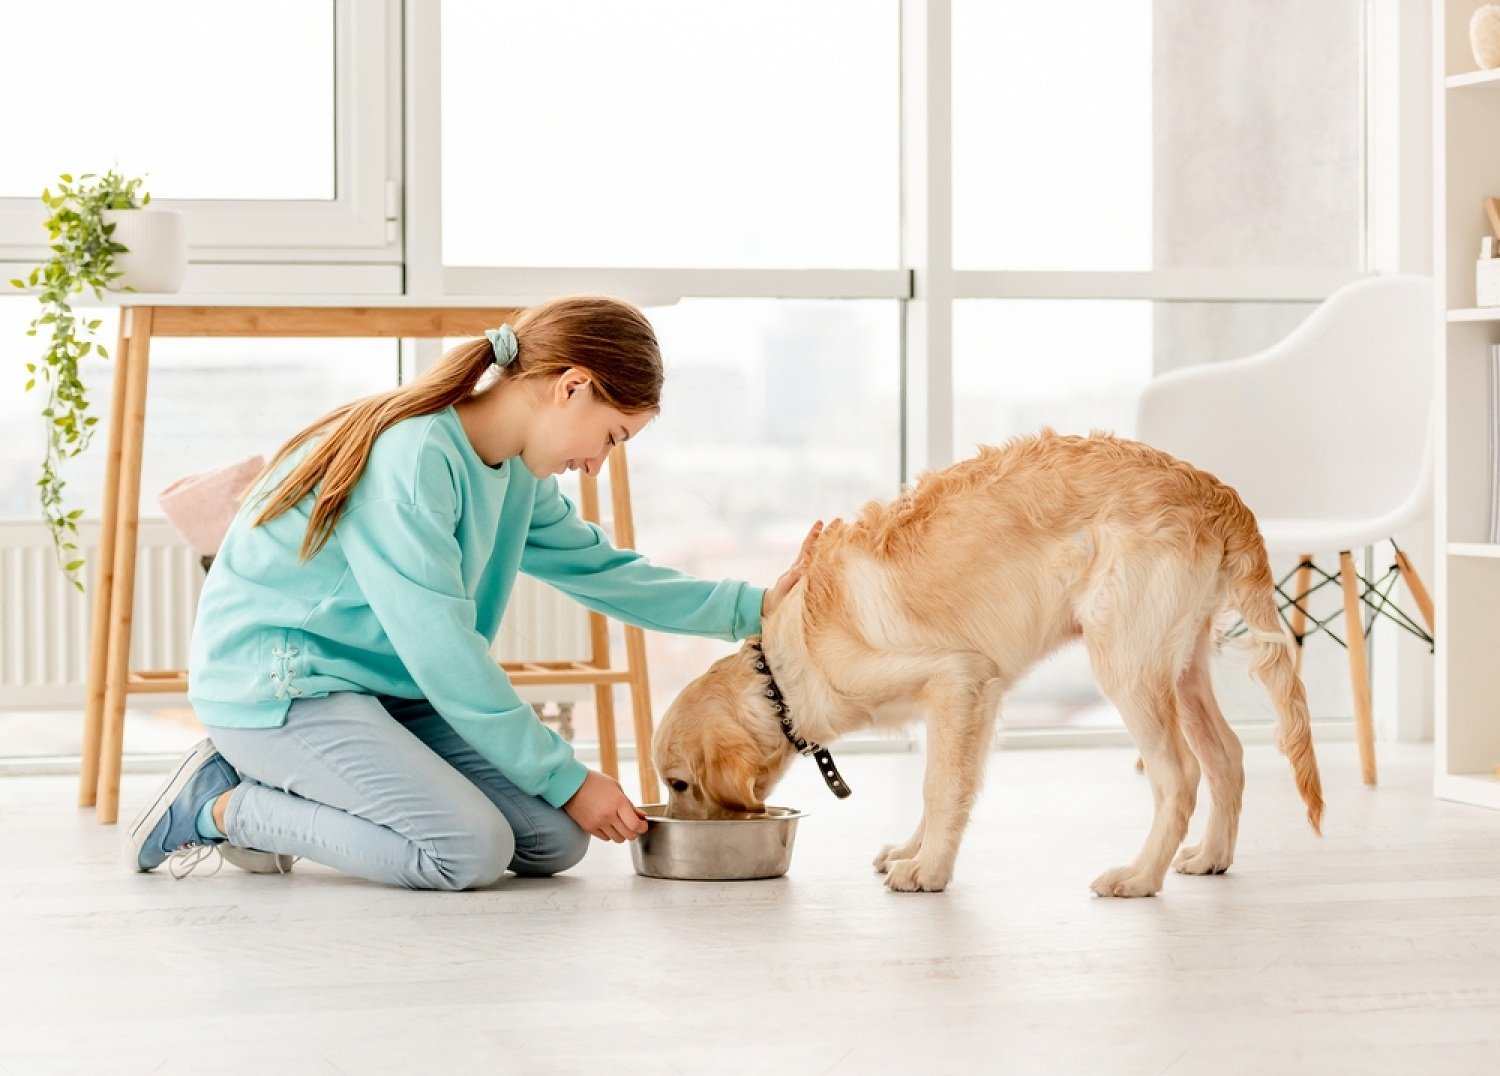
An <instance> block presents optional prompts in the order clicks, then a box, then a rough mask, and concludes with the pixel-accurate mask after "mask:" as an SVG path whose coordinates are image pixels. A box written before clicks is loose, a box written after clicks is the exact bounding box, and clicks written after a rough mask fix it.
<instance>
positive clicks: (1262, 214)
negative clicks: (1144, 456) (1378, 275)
mask: <svg viewBox="0 0 1500 1076" xmlns="http://www.w3.org/2000/svg"><path fill="white" fill-rule="evenodd" d="M1362 6H1363V5H1362V3H1361V0H1337V2H1334V3H1328V4H1316V5H1309V6H1307V7H1306V8H1305V9H1300V8H1299V10H1298V17H1297V18H1295V19H1276V18H1267V17H1266V15H1265V12H1264V10H1263V9H1262V8H1261V7H1260V6H1259V5H1255V4H1248V3H1228V4H1202V3H1196V2H1193V0H1154V2H1150V3H1148V2H1146V0H1127V2H1120V0H1084V2H1081V3H1076V4H1069V5H1056V4H1045V3H1041V2H1036V0H1028V2H1021V3H1006V4H989V3H984V2H982V0H955V3H954V9H953V71H954V82H953V146H954V148H953V154H954V170H953V171H954V189H953V202H954V260H955V263H956V264H957V265H959V266H960V267H962V268H987V269H1116V270H1121V269H1150V268H1177V267H1191V266H1224V267H1233V266H1319V267H1325V266H1333V267H1339V268H1358V266H1359V264H1360V259H1361V257H1362V253H1361V235H1362V230H1363V190H1364V139H1363V130H1364V109H1363V95H1362V90H1361V77H1362V76H1361V55H1362V45H1361V42H1362V22H1361V10H1362Z"/></svg>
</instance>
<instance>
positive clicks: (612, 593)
mask: <svg viewBox="0 0 1500 1076" xmlns="http://www.w3.org/2000/svg"><path fill="white" fill-rule="evenodd" d="M497 367H498V370H497V372H496V373H495V374H494V375H493V376H491V377H490V378H489V379H488V380H487V381H486V380H485V378H486V375H488V374H489V373H490V371H492V370H496V368H497ZM481 383H482V384H481ZM661 386H662V366H661V353H660V350H659V348H658V346H657V342H656V336H655V334H654V333H653V331H652V329H651V325H650V323H649V322H648V321H647V320H646V318H645V317H644V316H643V315H642V314H641V313H640V312H639V311H638V310H636V309H635V308H633V307H631V306H629V305H627V304H625V303H622V302H618V301H615V300H612V299H606V298H566V299H558V300H555V301H552V302H548V303H545V304H543V305H541V306H537V307H533V308H531V309H528V310H526V311H525V312H523V313H522V314H521V315H520V316H519V317H518V318H517V319H516V323H515V326H514V328H512V327H511V326H509V325H502V326H500V328H499V329H493V330H490V331H489V332H488V333H487V334H486V336H485V338H484V339H481V340H475V341H473V342H471V343H467V344H464V345H461V346H459V347H457V348H455V349H453V350H452V351H450V352H448V354H446V355H445V356H444V357H443V358H442V360H441V361H440V362H439V363H438V364H437V365H436V366H435V367H433V368H432V369H431V370H430V371H428V372H427V373H426V374H425V375H423V376H422V377H421V378H419V379H417V380H416V381H415V382H413V383H412V384H410V385H408V386H406V387H403V388H399V389H396V390H394V391H392V392H388V393H385V394H383V395H379V396H373V397H370V398H368V399H365V400H361V401H358V402H356V403H352V404H349V405H346V406H344V407H341V408H339V409H338V410H336V411H334V412H333V413H331V414H329V415H327V416H325V417H324V418H322V419H320V420H318V421H317V422H315V423H313V424H312V425H311V426H309V427H308V428H307V429H305V430H303V431H302V432H301V433H299V434H297V435H296V436H295V437H293V438H292V439H291V441H289V442H288V443H287V444H286V445H285V447H283V448H282V449H281V451H280V452H279V453H278V454H277V456H276V457H275V458H274V459H273V460H272V461H271V463H270V464H269V465H268V466H267V468H266V471H265V473H264V474H263V475H262V476H261V478H260V479H259V480H258V481H257V483H256V485H255V486H254V487H252V490H251V492H250V494H249V495H247V497H246V500H245V503H244V505H243V506H242V507H241V509H240V511H239V513H238V514H237V516H236V517H235V520H234V523H233V525H232V526H231V527H230V529H229V533H228V535H227V536H226V537H225V540H224V543H223V545H222V546H221V548H220V551H219V554H218V557H217V559H216V560H215V562H214V566H213V570H212V571H211V572H209V574H208V578H207V581H206V583H205V586H204V589H203V596H202V600H201V603H200V605H199V608H198V616H197V622H196V625H195V627H194V631H193V640H192V647H191V655H190V658H189V697H190V698H191V700H192V703H193V706H194V708H195V710H196V711H197V714H198V717H199V719H200V720H201V721H202V722H203V723H204V724H205V725H208V726H209V727H210V728H211V729H212V740H211V741H210V740H204V741H203V742H202V743H200V744H199V745H198V746H197V747H196V748H194V749H193V750H192V751H191V752H189V753H188V755H187V756H186V757H184V758H183V759H182V760H181V761H180V762H179V763H178V765H177V767H176V768H175V771H174V772H173V774H172V776H171V777H170V778H169V779H168V780H167V782H166V783H165V784H164V785H163V786H162V788H161V789H160V790H159V791H158V792H157V793H156V795H155V796H154V797H153V798H152V799H151V801H150V802H149V803H148V804H147V805H146V807H145V809H144V810H143V811H142V812H141V814H140V816H139V817H137V818H136V820H135V822H134V823H133V824H132V826H131V827H130V830H129V831H128V837H129V840H130V846H129V852H130V858H131V861H132V863H133V865H134V867H135V868H136V869H138V870H142V871H148V870H153V869H154V868H156V867H158V866H160V865H161V864H162V863H163V862H166V861H168V860H171V863H170V866H171V869H172V872H173V874H175V875H177V876H178V877H181V876H182V875H184V874H186V873H187V872H189V871H191V870H192V869H193V867H194V866H196V865H197V864H198V863H199V862H201V861H202V860H203V859H205V858H208V857H210V856H211V855H212V854H213V852H214V851H215V850H216V849H217V850H218V851H219V852H221V853H222V854H223V855H224V857H225V858H226V859H229V860H230V861H231V862H233V863H235V864H237V865H239V866H241V867H244V868H245V869H247V870H253V871H260V872H268V871H276V870H285V869H287V867H289V866H290V865H291V861H292V859H293V858H294V857H297V856H305V857H307V858H308V859H311V860H313V861H314V862H318V863H323V864H326V865H328V866H331V867H335V868H338V869H339V870H343V871H347V872H349V873H352V874H356V875H359V876H361V877H363V878H369V879H372V880H376V881H381V882H391V883H396V884H399V885H404V886H408V887H410V888H413V889H468V888H471V887H475V886H484V885H489V884H491V883H492V882H494V881H496V880H497V879H499V878H500V877H501V876H502V875H504V874H505V872H506V870H507V869H509V870H511V871H514V872H515V873H517V874H521V875H546V874H553V873H555V872H557V871H562V870H566V869H567V868H568V867H571V866H572V865H573V864H575V863H577V862H578V861H579V860H580V859H581V858H582V857H583V854H584V851H585V849H586V847H587V844H588V837H589V836H594V837H597V838H600V839H602V840H611V841H625V840H632V839H634V838H635V837H636V836H638V835H639V834H641V833H643V832H645V828H646V823H645V820H644V816H642V815H641V813H640V812H639V811H638V810H637V809H636V807H635V806H634V805H633V804H632V803H631V802H630V800H629V799H628V798H627V797H626V795H625V793H624V791H623V790H622V789H621V788H620V786H619V784H618V783H617V782H616V781H614V780H613V779H612V778H609V777H607V776H605V775H604V774H601V773H598V772H595V771H593V770H589V769H586V768H585V767H584V766H583V764H582V763H580V762H578V761H577V760H576V759H575V758H574V757H573V752H572V749H571V748H570V747H569V745H568V744H567V742H566V741H564V740H563V739H562V738H561V737H560V736H558V735H557V734H556V733H555V732H553V731H552V730H551V729H549V728H547V727H546V726H545V725H543V724H542V723H541V722H540V721H538V720H537V718H536V715H535V713H534V712H533V711H532V709H531V707H530V706H528V705H526V704H525V703H523V702H522V701H521V700H520V698H518V697H517V695H516V693H515V691H514V689H513V688H512V687H511V685H510V682H509V680H507V679H506V676H505V673H504V672H503V671H502V670H501V669H500V667H499V666H498V665H497V664H496V663H495V661H494V659H493V658H492V657H491V656H490V653H489V648H490V643H491V641H492V640H493V639H494V637H495V633H496V631H497V629H498V627H499V623H500V615H501V613H502V611H503V610H504V609H505V603H506V599H507V598H508V597H509V595H510V591H511V586H512V584H513V582H514V580H515V576H516V572H517V571H524V572H527V573H528V574H530V575H534V576H536V577H537V578H539V579H543V580H545V581H546V582H548V583H551V584H552V585H553V586H556V587H558V588H559V589H561V590H563V591H565V592H566V593H568V594H570V595H572V596H573V597H575V598H577V599H578V600H579V601H581V602H583V603H584V604H585V605H587V606H589V607H590V608H593V609H596V610H598V611H600V612H603V613H607V614H609V615H610V616H614V617H618V618H620V619H623V620H628V621H630V622H631V623H634V624H639V625H641V626H642V627H646V628H653V629H656V630H659V631H675V632H683V633H688V634H697V635H711V636H715V637H718V638H723V639H743V638H745V637H746V636H749V635H754V634H756V633H757V632H759V631H760V622H761V617H762V616H763V615H765V614H766V613H769V612H770V611H771V609H773V608H774V607H775V605H776V604H777V603H778V602H779V601H780V600H781V598H782V597H784V596H785V594H786V592H787V591H788V590H789V589H790V588H791V586H792V585H793V584H794V583H795V582H796V580H797V578H798V577H799V575H800V571H801V564H802V562H803V561H804V559H805V556H806V552H807V549H808V548H809V546H810V543H811V542H812V541H813V539H814V537H815V536H816V533H817V529H818V528H816V527H815V528H814V530H813V532H812V533H811V534H809V536H808V542H807V543H806V544H804V546H803V551H802V554H801V555H800V556H799V558H798V561H797V563H796V564H794V565H793V567H792V568H791V569H790V570H789V571H788V572H787V573H786V574H785V575H783V576H782V577H781V579H780V580H778V581H777V584H776V585H775V586H774V587H773V588H771V589H770V590H769V591H766V590H762V589H760V588H758V587H753V586H750V585H748V584H746V583H742V582H737V581H733V580H725V581H723V582H718V583H714V582H708V581H704V580H699V579H694V578H691V577H688V576H685V575H682V574H680V573H677V572H674V571H671V570H669V569H665V568H658V567H655V566H653V565H651V564H650V563H648V562H647V561H646V560H645V559H644V558H642V557H641V556H640V555H638V554H636V553H633V552H629V551H625V550H618V549H615V548H613V547H612V546H611V545H610V544H609V542H608V541H607V540H606V539H605V537H604V535H603V534H602V533H601V532H600V531H599V530H598V528H596V527H594V526H592V525H591V524H588V523H585V522H584V521H583V520H582V519H580V518H579V516H578V514H577V512H576V510H575V509H574V507H573V505H572V504H571V503H570V502H569V501H568V500H567V499H566V498H564V497H563V496H562V494H561V493H560V492H559V491H558V485H557V479H556V475H558V474H560V473H562V472H564V471H569V470H574V469H582V470H583V472H584V473H585V474H589V475H593V474H597V473H598V471H599V469H600V468H601V467H602V466H603V464H604V460H605V457H607V456H608V455H609V451H610V449H611V448H612V447H613V446H615V445H617V444H620V443H622V442H624V441H628V440H630V439H631V438H632V437H634V436H635V435H636V434H638V433H640V431H641V429H642V428H643V427H644V426H645V425H646V423H647V422H649V421H650V420H651V419H652V418H653V417H654V416H655V414H656V411H657V409H658V407H659V405H660V397H661ZM637 748H638V750H642V751H644V750H648V749H649V745H647V744H639V745H637Z"/></svg>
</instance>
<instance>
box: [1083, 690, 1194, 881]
mask: <svg viewBox="0 0 1500 1076" xmlns="http://www.w3.org/2000/svg"><path fill="white" fill-rule="evenodd" d="M1106 664H1107V663H1105V662H1100V661H1098V660H1096V661H1095V663H1094V667H1095V672H1096V675H1098V676H1099V679H1100V685H1101V686H1102V687H1103V688H1104V693H1105V694H1106V695H1108V696H1109V697H1110V699H1111V700H1112V701H1113V702H1114V703H1115V705H1116V706H1118V707H1119V708H1120V715H1121V716H1122V717H1123V718H1124V719H1125V727H1126V728H1127V729H1129V730H1130V734H1131V736H1132V737H1133V738H1134V739H1135V744H1136V747H1137V748H1139V750H1140V752H1141V758H1142V759H1144V760H1145V763H1146V776H1147V777H1148V778H1149V779H1150V781H1151V792H1152V796H1153V798H1154V799H1155V803H1156V809H1155V815H1154V817H1153V818H1152V821H1151V832H1150V833H1149V834H1148V835H1147V837H1146V843H1145V845H1144V846H1143V847H1142V848H1141V850H1140V853H1139V854H1138V855H1137V856H1136V857H1135V859H1134V861H1132V862H1131V863H1129V864H1127V865H1125V866H1123V867H1115V868H1114V869H1112V870H1107V871H1105V872H1104V873H1103V874H1101V875H1100V876H1099V877H1098V878H1095V879H1094V881H1093V884H1092V886H1091V888H1092V889H1093V890H1094V892H1095V893H1097V894H1099V895H1100V896H1101V897H1149V896H1154V895H1155V894H1156V893H1157V892H1158V891H1159V890H1160V889H1161V883H1162V879H1163V878H1165V877H1166V873H1167V867H1168V865H1169V864H1170V863H1171V862H1172V855H1173V853H1174V852H1176V851H1177V848H1178V846H1179V845H1180V844H1182V839H1183V837H1185V836H1186V835H1187V827H1188V819H1189V818H1190V817H1191V816H1192V813H1193V806H1194V803H1195V801H1196V798H1197V789H1198V760H1197V759H1196V758H1194V757H1193V753H1192V752H1191V751H1189V750H1188V745H1187V742H1186V741H1185V740H1184V739H1183V738H1182V733H1181V732H1180V731H1179V730H1178V727H1177V713H1176V710H1177V692H1176V691H1175V690H1174V685H1173V683H1172V677H1171V676H1170V675H1169V674H1161V673H1147V674H1145V675H1137V676H1134V677H1131V678H1130V681H1129V682H1127V683H1123V684H1122V683H1118V682H1117V683H1113V684H1111V683H1110V682H1109V678H1108V677H1107V674H1105V673H1104V672H1103V671H1102V669H1103V667H1104V666H1105V665H1106Z"/></svg>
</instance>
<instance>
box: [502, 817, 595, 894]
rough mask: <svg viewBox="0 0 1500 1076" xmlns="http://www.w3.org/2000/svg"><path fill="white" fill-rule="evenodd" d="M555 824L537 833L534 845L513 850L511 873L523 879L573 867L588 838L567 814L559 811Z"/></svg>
mask: <svg viewBox="0 0 1500 1076" xmlns="http://www.w3.org/2000/svg"><path fill="white" fill-rule="evenodd" d="M558 814H559V815H561V818H560V819H559V820H558V822H557V824H555V825H552V826H549V827H546V828H544V829H542V830H540V831H539V832H538V833H537V841H536V844H535V845H534V846H532V847H529V848H522V847H517V848H516V854H515V859H514V860H512V862H511V865H510V866H511V870H513V871H515V872H516V873H517V874H520V875H524V876H526V877H531V878H535V877H539V876H545V875H549V874H561V873H562V872H563V871H565V870H568V869H569V868H571V867H576V866H577V865H578V863H579V861H580V860H582V859H583V857H584V854H585V853H586V852H588V850H589V835H588V834H587V833H585V832H583V830H581V829H579V828H578V825H577V823H575V822H574V821H573V820H572V819H571V818H569V817H568V816H567V815H565V814H562V812H560V811H559V812H558Z"/></svg>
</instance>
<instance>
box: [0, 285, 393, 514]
mask: <svg viewBox="0 0 1500 1076" xmlns="http://www.w3.org/2000/svg"><path fill="white" fill-rule="evenodd" d="M35 312H36V303H35V301H33V300H26V299H5V300H3V301H0V340H4V341H7V342H8V347H7V351H8V353H9V354H11V355H13V356H15V357H16V358H17V359H21V358H23V357H25V358H26V359H27V361H30V357H32V356H35V358H36V359H38V360H39V359H40V357H41V353H42V344H41V343H40V342H39V341H38V339H37V338H34V337H28V336H26V335H25V331H26V325H27V324H28V323H29V321H30V320H31V318H32V317H33V316H34V315H35ZM95 313H96V314H97V315H98V316H99V317H100V318H101V319H102V320H103V322H104V324H103V325H102V326H101V327H100V330H99V339H100V340H101V341H103V342H104V344H105V346H106V347H107V348H108V349H109V351H110V354H114V350H115V339H116V335H117V332H118V324H119V321H118V314H117V312H116V311H115V310H112V309H108V310H103V309H102V310H98V311H95ZM150 361H151V376H150V385H149V392H148V395H147V398H146V447H145V455H144V458H143V460H142V464H141V514H142V516H143V517H146V518H159V517H160V516H161V512H160V510H159V509H158V508H157V505H156V495H157V494H158V493H160V492H161V490H162V489H164V488H165V487H166V486H167V485H169V484H170V483H171V482H173V481H175V480H176V479H177V478H180V477H181V476H182V475H184V474H189V473H192V472H194V471H200V470H206V469H208V468H211V467H216V466H220V465H222V464H226V463H230V462H232V461H234V460H237V459H240V458H243V457H245V456H251V455H256V454H259V455H262V456H265V457H266V458H267V459H269V458H270V456H271V454H272V453H273V452H275V451H276V449H277V448H279V447H280V446H281V444H282V442H284V441H285V440H286V439H287V438H288V437H290V436H291V435H292V434H294V433H296V432H297V431H298V430H300V429H301V428H302V427H303V426H306V425H307V424H308V423H309V422H311V421H312V420H313V419H315V418H317V417H318V416H320V415H322V414H324V413H325V412H327V411H330V410H332V409H333V408H334V407H336V406H337V405H339V404H341V403H346V402H348V401H349V400H352V399H355V398H357V397H360V396H366V395H368V394H370V393H372V392H380V391H383V390H385V389H389V388H393V387H395V384H396V378H397V371H398V369H399V362H398V356H397V345H396V344H395V343H394V342H393V341H389V340H272V339H256V340H226V339H214V340H209V339H204V340H193V339H173V338H165V337H163V338H158V339H155V340H153V341H152V344H151V360H150ZM12 370H13V371H14V373H13V376H11V377H8V378H6V379H5V380H4V382H0V520H15V521H23V522H29V521H32V520H36V521H38V522H40V519H41V509H40V508H39V507H38V505H37V501H36V485H35V483H36V478H37V475H38V474H39V473H40V469H41V461H42V456H43V453H44V451H45V446H46V441H45V436H46V434H45V427H44V426H43V424H42V419H41V418H40V417H39V414H38V413H39V412H40V411H41V408H42V405H43V397H42V395H41V393H42V386H41V385H40V384H38V386H37V389H36V390H35V391H33V392H30V393H26V392H23V391H22V385H23V384H24V379H23V378H22V376H21V375H22V374H23V373H24V368H23V367H22V365H21V362H19V361H17V362H15V363H13V364H12ZM114 371H115V366H114V363H113V362H112V361H105V360H100V359H97V358H94V359H89V360H85V362H84V364H83V379H84V383H85V384H86V385H87V386H88V391H89V407H90V413H91V414H94V415H97V416H99V426H98V429H97V433H96V434H95V436H94V440H93V443H92V444H91V445H90V446H89V448H88V450H87V451H86V452H85V453H84V455H83V456H82V457H81V458H80V459H76V460H71V461H69V462H68V463H67V464H66V465H65V467H64V471H63V477H64V479H65V480H66V481H67V490H66V497H67V500H68V501H69V502H70V504H71V505H72V506H73V507H80V508H84V509H86V512H87V517H88V518H90V519H97V518H98V515H99V505H100V503H101V500H102V498H103V495H104V494H103V491H104V466H105V456H106V455H107V452H108V437H109V432H108V426H109V419H108V414H109V407H110V395H111V389H112V386H113V383H114V380H113V379H114Z"/></svg>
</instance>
